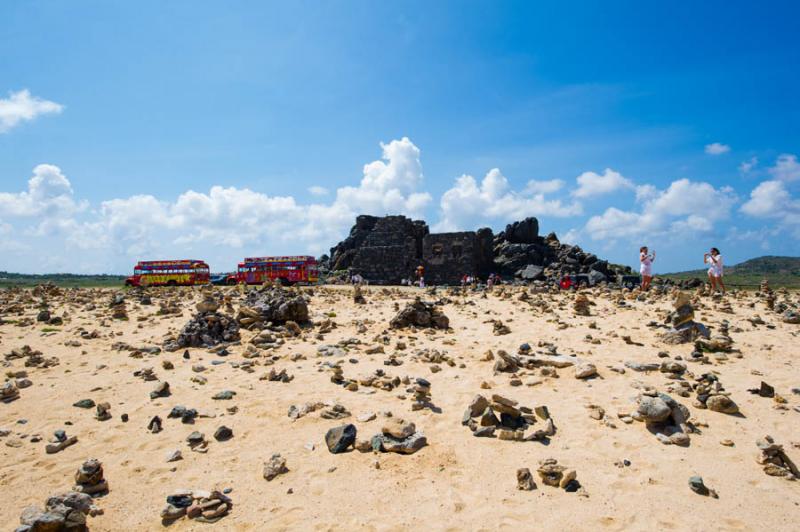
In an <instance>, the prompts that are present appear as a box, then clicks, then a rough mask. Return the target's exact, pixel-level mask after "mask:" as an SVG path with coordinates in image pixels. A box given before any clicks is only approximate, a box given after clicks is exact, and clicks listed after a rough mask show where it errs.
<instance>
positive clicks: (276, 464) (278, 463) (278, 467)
mask: <svg viewBox="0 0 800 532" xmlns="http://www.w3.org/2000/svg"><path fill="white" fill-rule="evenodd" d="M288 472H289V468H287V467H286V458H283V457H282V456H281V455H280V454H273V455H272V458H270V459H269V462H267V463H265V464H264V478H265V479H267V480H272V479H273V478H275V477H277V476H278V475H282V474H284V473H288Z"/></svg>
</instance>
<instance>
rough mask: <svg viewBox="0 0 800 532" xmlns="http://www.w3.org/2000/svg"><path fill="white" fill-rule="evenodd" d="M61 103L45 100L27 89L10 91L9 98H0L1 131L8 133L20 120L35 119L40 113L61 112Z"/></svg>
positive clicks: (62, 107)
mask: <svg viewBox="0 0 800 532" xmlns="http://www.w3.org/2000/svg"><path fill="white" fill-rule="evenodd" d="M63 109H64V106H62V105H61V104H58V103H55V102H51V101H48V100H43V99H41V98H37V97H35V96H31V93H30V92H29V91H28V90H27V89H25V90H21V91H19V92H11V93H9V97H8V98H5V99H3V98H0V133H6V132H8V131H10V130H11V129H12V128H14V127H15V126H17V125H19V123H20V122H23V121H29V120H33V119H34V118H36V117H37V116H39V115H43V114H51V113H60V112H61V111H62V110H63Z"/></svg>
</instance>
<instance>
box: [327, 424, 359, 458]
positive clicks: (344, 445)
mask: <svg viewBox="0 0 800 532" xmlns="http://www.w3.org/2000/svg"><path fill="white" fill-rule="evenodd" d="M356 433H357V431H356V426H355V425H352V424H347V425H340V426H338V427H334V428H332V429H330V430H328V432H327V433H326V434H325V444H326V445H327V446H328V450H329V451H330V452H331V453H333V454H338V453H343V452H345V451H346V450H347V449H348V448H349V447H350V446H351V445H353V444H354V443H355V442H356Z"/></svg>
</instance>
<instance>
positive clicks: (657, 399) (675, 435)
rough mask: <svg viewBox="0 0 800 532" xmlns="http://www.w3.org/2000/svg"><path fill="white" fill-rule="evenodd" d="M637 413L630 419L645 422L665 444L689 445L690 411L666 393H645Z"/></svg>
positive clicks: (652, 391) (640, 396) (640, 399)
mask: <svg viewBox="0 0 800 532" xmlns="http://www.w3.org/2000/svg"><path fill="white" fill-rule="evenodd" d="M637 402H638V407H637V409H636V412H634V413H632V414H631V416H630V417H632V418H633V419H635V420H636V421H644V423H645V424H646V425H647V428H648V430H650V431H651V432H653V433H654V434H655V435H656V438H658V440H659V441H660V442H661V443H663V444H665V445H669V444H674V445H680V446H684V447H685V446H688V445H689V432H691V429H690V427H689V425H688V420H689V417H690V412H689V409H688V408H686V407H685V406H683V405H682V404H680V403H678V402H677V401H675V400H674V399H673V398H672V397H670V396H669V395H667V394H665V393H658V392H656V391H655V390H645V391H643V392H642V393H641V394H640V395H639V397H638V399H637Z"/></svg>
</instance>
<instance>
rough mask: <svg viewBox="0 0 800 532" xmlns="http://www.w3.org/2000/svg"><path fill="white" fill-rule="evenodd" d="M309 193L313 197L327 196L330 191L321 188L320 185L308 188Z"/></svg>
mask: <svg viewBox="0 0 800 532" xmlns="http://www.w3.org/2000/svg"><path fill="white" fill-rule="evenodd" d="M308 192H309V193H310V194H311V195H312V196H327V195H328V193H329V192H330V191H329V190H328V189H327V188H325V187H321V186H319V185H314V186H311V187H308Z"/></svg>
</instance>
